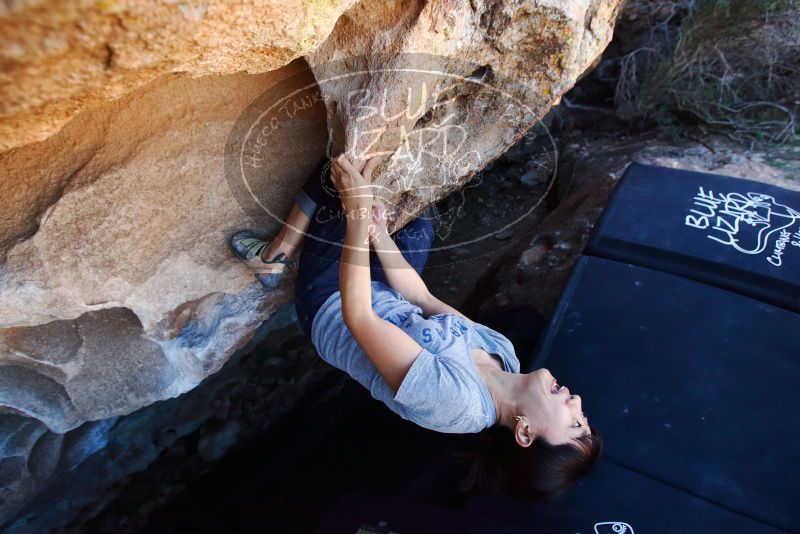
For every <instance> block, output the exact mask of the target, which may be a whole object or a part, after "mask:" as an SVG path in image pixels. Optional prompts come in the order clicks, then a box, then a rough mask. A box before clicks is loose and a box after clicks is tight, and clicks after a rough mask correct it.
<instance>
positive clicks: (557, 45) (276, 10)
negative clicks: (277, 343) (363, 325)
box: [0, 0, 620, 513]
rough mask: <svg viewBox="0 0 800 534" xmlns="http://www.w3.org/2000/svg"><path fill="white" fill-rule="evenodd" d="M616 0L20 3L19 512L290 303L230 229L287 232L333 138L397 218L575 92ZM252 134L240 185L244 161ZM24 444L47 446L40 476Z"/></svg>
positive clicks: (1, 243)
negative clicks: (94, 441) (67, 466)
mask: <svg viewBox="0 0 800 534" xmlns="http://www.w3.org/2000/svg"><path fill="white" fill-rule="evenodd" d="M618 4H620V0H576V1H572V2H561V1H557V0H527V1H522V2H510V1H509V2H502V1H482V0H472V1H470V2H462V1H460V0H459V1H457V0H435V1H428V2H424V1H408V2H383V1H382V0H380V1H379V0H362V1H361V2H358V3H355V2H353V1H352V0H344V1H335V0H329V1H325V2H316V1H315V2H300V1H293V0H290V1H282V2H273V1H261V2H244V3H235V4H231V3H228V2H221V1H217V0H188V1H180V2H175V1H172V0H157V1H154V2H150V3H148V4H146V5H143V4H141V3H139V2H133V1H127V0H116V1H115V0H103V1H100V2H96V1H94V0H92V1H89V0H67V1H64V2H58V3H50V2H47V3H45V2H38V1H28V2H23V1H19V2H17V1H11V2H6V3H5V4H4V5H3V6H2V7H0V57H2V74H0V132H1V133H0V149H2V150H4V151H3V152H2V153H0V181H2V185H0V188H1V189H2V192H3V193H2V196H0V302H2V305H0V428H2V433H3V435H2V436H0V458H2V457H4V458H5V459H4V460H1V461H2V462H3V463H2V467H3V468H2V473H3V477H2V480H0V482H2V485H3V487H5V488H6V489H8V488H11V485H10V484H11V481H14V484H13V487H14V488H16V489H15V490H14V491H12V493H13V494H14V495H16V497H15V500H13V502H14V503H18V502H20V501H21V500H23V498H24V496H25V495H27V494H29V493H30V492H31V491H33V490H32V489H31V488H34V487H36V486H37V484H39V483H40V482H41V481H42V480H44V478H46V473H47V472H48V469H49V467H48V466H50V465H51V464H52V463H53V462H56V461H58V452H57V451H58V440H59V439H60V438H59V436H60V434H62V433H64V432H67V431H69V430H71V429H74V428H76V427H78V426H79V425H81V424H82V423H84V422H86V421H93V420H100V419H103V418H108V417H111V416H116V415H122V414H127V413H130V412H131V411H133V410H136V409H137V408H140V407H142V406H145V405H147V404H150V403H152V402H154V401H156V400H159V399H165V398H169V397H174V396H177V395H179V394H180V393H182V392H185V391H187V390H189V389H191V388H193V387H194V386H196V385H197V384H198V383H199V382H200V381H201V380H202V379H203V378H205V377H206V376H208V375H209V374H211V373H214V372H215V371H217V370H218V369H219V368H220V367H221V366H222V365H223V364H224V363H225V361H226V360H227V358H228V357H229V356H230V354H231V353H232V352H233V351H234V350H235V349H236V348H237V347H240V346H242V345H243V344H244V343H246V341H247V340H248V339H249V337H250V336H252V334H253V332H254V331H255V329H256V328H257V326H258V325H259V324H260V323H262V322H263V321H264V320H265V319H266V318H268V317H269V315H270V314H271V313H272V311H273V310H275V309H276V308H277V307H278V306H280V305H281V304H282V303H285V302H286V301H288V300H289V299H290V298H291V280H290V279H287V280H285V281H284V282H283V283H282V284H280V285H279V286H277V287H276V288H275V289H273V290H269V291H265V290H264V289H263V288H262V287H261V286H260V285H259V284H257V283H256V282H254V280H253V278H252V276H251V275H250V273H249V272H248V271H247V269H245V268H244V267H243V266H242V265H241V264H239V263H238V262H237V261H236V260H235V259H234V258H233V257H232V255H231V254H230V253H229V251H228V248H227V239H228V236H230V235H231V234H232V233H233V232H234V231H235V230H237V229H240V228H243V227H258V228H261V229H265V230H266V231H268V232H272V231H274V230H276V229H277V227H278V225H279V224H280V220H279V218H276V217H275V216H274V214H276V213H277V214H285V213H287V212H288V210H289V207H290V206H291V202H292V198H293V195H294V193H295V192H296V191H297V189H298V188H299V187H300V185H301V184H302V182H303V181H304V179H305V178H306V177H307V176H308V174H309V173H310V172H311V170H312V169H313V168H314V167H315V165H316V164H317V162H318V161H319V160H320V159H321V158H322V157H323V156H324V154H325V150H326V142H327V140H328V137H329V132H330V137H331V139H332V141H333V147H332V148H331V149H330V150H333V151H338V150H347V151H348V152H349V153H350V154H351V155H352V156H353V157H354V158H355V159H356V160H358V161H360V163H362V164H363V162H364V161H365V160H366V158H367V157H369V156H372V155H377V156H379V157H380V158H381V160H382V164H381V166H379V168H378V172H377V173H376V174H375V175H374V176H373V181H374V182H375V184H376V185H377V186H378V188H377V191H378V192H377V193H376V194H378V196H381V197H383V198H384V200H385V201H387V204H388V205H389V206H391V212H392V213H391V218H392V220H391V225H390V229H396V228H399V227H401V226H402V225H403V224H405V222H407V221H408V220H410V219H411V218H412V217H413V216H415V215H416V214H417V213H419V212H420V211H421V210H422V209H424V208H425V207H426V206H427V205H429V204H430V203H431V202H433V201H435V200H437V199H439V198H442V197H443V196H445V195H446V194H447V193H449V192H450V191H453V190H455V189H457V188H459V187H461V186H462V185H463V184H464V183H465V182H466V181H467V180H469V178H470V177H471V176H472V175H473V174H474V173H475V172H477V171H479V170H480V169H481V168H482V167H483V166H484V165H485V164H486V163H488V162H490V161H491V160H492V159H494V158H496V157H497V156H498V155H499V154H501V153H502V151H503V150H505V149H506V148H507V147H508V146H510V145H511V144H512V143H513V142H514V141H515V140H516V139H518V138H519V137H520V136H521V135H523V134H524V132H525V131H526V130H527V129H528V128H529V127H530V126H531V125H532V124H534V123H535V121H537V120H538V119H540V118H541V117H542V116H543V115H544V114H545V113H546V112H547V110H548V109H549V108H550V107H551V106H552V105H553V104H554V103H557V102H558V101H559V99H560V98H561V96H562V95H563V94H564V93H565V92H566V91H567V90H568V89H569V88H570V87H571V86H572V85H573V84H574V83H575V81H576V79H577V77H578V76H579V75H580V74H581V73H583V72H584V71H585V70H586V69H587V68H589V67H590V66H591V64H592V63H593V61H594V60H595V58H596V57H597V56H598V55H599V54H600V52H602V50H603V49H604V48H605V46H606V45H607V43H608V42H609V40H610V38H611V33H612V29H613V21H614V18H615V16H616V12H617V9H618ZM275 88H278V89H275ZM276 90H279V91H278V92H277V93H274V92H272V91H276ZM293 94H298V95H299V94H303V95H305V96H303V98H302V99H301V100H300V102H302V105H300V106H299V107H297V106H295V107H294V108H292V111H291V113H289V112H288V111H287V109H288V108H286V107H284V108H281V109H280V110H278V111H274V110H273V111H274V113H275V116H274V119H275V121H276V122H275V124H279V126H280V135H279V136H272V137H269V139H267V137H265V136H266V134H265V132H266V130H264V129H263V128H262V129H261V130H258V131H257V132H256V134H253V131H254V130H253V126H254V125H256V124H258V122H259V121H260V120H262V119H263V118H264V117H269V114H266V115H265V113H266V112H265V111H264V109H267V108H270V105H271V103H273V104H274V103H275V102H276V101H277V100H278V99H279V96H281V95H293ZM387 103H388V104H387ZM509 103H511V105H509ZM279 112H280V113H283V114H284V115H282V116H280V118H279ZM248 125H249V126H248ZM258 132H260V133H261V134H262V137H259V135H258ZM248 143H251V145H249V144H248ZM252 143H255V145H252ZM253 146H255V150H257V152H251V153H249V156H250V157H251V161H256V160H257V161H258V165H253V166H251V167H249V168H248V173H249V174H247V175H246V176H245V178H246V180H245V182H241V181H237V180H238V178H239V177H237V175H236V171H237V170H238V171H241V170H242V168H241V165H240V167H237V161H239V164H241V160H237V159H236V158H234V157H232V154H235V153H236V151H237V150H239V152H241V153H242V154H244V155H245V156H247V155H248V154H247V153H246V149H247V148H248V147H251V148H252V147H253ZM252 158H255V159H252ZM243 183H244V185H245V186H246V187H245V188H244V189H247V192H248V195H249V197H247V198H244V197H243V185H242V184H243ZM251 200H254V201H255V204H257V205H258V206H260V207H261V208H264V206H265V203H266V205H268V209H261V211H259V210H258V209H256V210H252V209H251V208H252V206H251V205H249V204H250V203H251ZM269 214H273V216H270V215H269ZM4 436H12V437H14V439H11V438H9V439H5V437H4ZM43 436H45V437H43ZM43 440H44V441H43ZM37 444H39V445H37ZM26 447H27V450H28V452H30V450H32V449H33V448H37V450H42V451H50V452H49V453H47V454H43V456H42V458H48V460H47V461H42V462H39V463H37V465H40V466H42V467H41V468H39V470H38V471H37V472H31V471H30V468H29V466H26V465H24V464H25V462H24V461H22V460H20V459H19V458H24V457H25V456H26V454H28V453H25V454H23V453H22V452H20V451H22V450H23V449H26ZM53 451H56V452H53ZM9 491H10V490H9ZM5 493H6V497H8V493H7V492H5ZM5 502H6V507H5V512H6V513H8V512H9V510H10V509H11V508H13V507H14V506H12V505H8V503H9V502H12V501H9V500H5ZM12 504H13V503H12Z"/></svg>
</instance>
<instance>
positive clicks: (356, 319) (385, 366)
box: [331, 158, 422, 392]
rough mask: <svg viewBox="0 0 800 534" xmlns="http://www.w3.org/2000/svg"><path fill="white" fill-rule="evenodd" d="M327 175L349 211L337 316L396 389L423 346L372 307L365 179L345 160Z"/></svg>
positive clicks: (369, 203) (371, 226) (369, 221)
mask: <svg viewBox="0 0 800 534" xmlns="http://www.w3.org/2000/svg"><path fill="white" fill-rule="evenodd" d="M368 165H369V164H368ZM365 169H366V167H365ZM368 172H370V171H366V173H367V174H368ZM331 177H332V179H333V181H334V184H335V185H336V188H337V189H338V190H339V193H340V196H341V197H342V203H343V204H344V207H345V210H346V211H347V215H348V218H347V231H346V233H345V240H344V246H343V249H342V257H341V261H340V264H339V288H340V290H341V294H342V318H343V319H344V323H345V325H346V326H347V328H348V329H349V330H350V333H351V334H352V336H353V338H354V339H355V340H356V342H357V343H358V344H359V346H360V347H361V348H362V350H363V351H364V353H365V354H366V355H367V357H368V358H369V359H370V361H371V362H372V363H373V365H375V368H376V369H377V370H378V372H379V373H380V375H381V376H382V377H383V379H384V380H385V381H386V383H387V384H388V385H389V387H391V388H392V390H394V391H395V392H396V391H397V390H398V388H399V387H400V385H401V384H402V382H403V379H404V378H405V376H406V374H407V373H408V370H409V369H410V368H411V366H412V365H413V363H414V361H415V360H416V358H417V356H419V354H420V353H421V352H422V347H421V346H420V345H419V344H418V343H417V342H416V341H414V339H413V338H412V337H411V336H409V335H408V334H406V333H405V332H403V330H401V329H400V328H398V327H397V326H395V325H393V324H392V323H390V322H389V321H385V320H383V319H382V318H380V317H378V315H377V314H376V313H375V312H374V310H373V309H372V286H371V277H370V264H369V242H370V230H371V229H374V224H373V222H372V219H371V217H370V215H369V213H370V211H371V208H372V192H371V184H370V183H369V180H367V179H364V177H363V176H361V174H360V173H358V171H357V170H356V169H355V168H354V167H353V166H352V164H350V163H349V161H347V159H345V158H341V159H339V160H336V161H335V162H334V165H333V166H332V167H331ZM358 190H360V191H358Z"/></svg>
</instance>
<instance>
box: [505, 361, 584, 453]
mask: <svg viewBox="0 0 800 534" xmlns="http://www.w3.org/2000/svg"><path fill="white" fill-rule="evenodd" d="M520 404H521V406H520V407H521V408H522V413H523V414H524V415H525V416H526V417H527V419H528V421H529V424H530V426H531V428H530V431H531V432H532V433H533V434H534V436H535V437H543V438H544V439H545V440H546V441H547V442H548V443H550V444H552V445H560V444H562V443H570V442H572V441H573V440H575V439H576V438H578V437H580V436H583V435H588V434H590V433H591V430H589V420H588V419H587V418H586V416H585V415H584V414H583V407H582V405H581V397H580V396H579V395H575V394H573V393H571V392H570V390H569V388H568V387H566V386H564V385H561V384H559V383H558V381H557V380H556V379H555V378H554V377H553V375H552V374H550V371H548V370H547V369H544V368H542V369H537V370H536V371H534V372H532V373H530V382H529V384H528V394H527V395H526V397H525V398H524V399H522V402H521V403H520Z"/></svg>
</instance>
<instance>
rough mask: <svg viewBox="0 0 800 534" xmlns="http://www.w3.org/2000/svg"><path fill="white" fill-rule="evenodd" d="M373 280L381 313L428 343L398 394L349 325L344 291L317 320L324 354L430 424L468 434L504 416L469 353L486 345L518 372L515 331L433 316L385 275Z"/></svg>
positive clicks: (315, 330) (314, 336)
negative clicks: (507, 332)
mask: <svg viewBox="0 0 800 534" xmlns="http://www.w3.org/2000/svg"><path fill="white" fill-rule="evenodd" d="M371 284H372V309H373V310H375V313H376V314H377V315H378V316H379V317H381V318H382V319H384V320H386V321H389V322H391V323H392V324H394V325H396V326H398V327H400V328H402V329H403V330H404V331H405V332H406V333H407V334H408V335H409V336H411V337H412V338H413V339H414V340H415V341H416V342H417V343H419V345H420V346H421V347H422V351H421V352H420V353H419V356H417V359H416V360H415V361H414V363H413V364H412V365H411V368H410V369H409V371H408V374H407V375H406V377H405V379H404V380H403V383H402V384H401V385H400V388H399V389H398V390H397V394H394V393H393V392H392V389H391V388H390V387H389V385H388V384H387V383H386V382H385V381H384V380H383V377H381V375H380V373H378V370H377V369H376V368H375V366H374V365H373V364H372V362H371V361H370V360H369V358H368V357H367V355H366V353H365V352H364V351H363V350H362V349H361V346H360V345H359V344H358V342H357V341H356V340H355V339H354V338H353V336H352V335H351V334H350V330H349V329H348V328H347V327H346V326H345V324H344V321H343V319H342V298H341V293H340V292H339V291H337V292H335V293H333V294H332V295H331V296H330V297H328V299H327V300H326V301H325V302H324V303H323V304H322V306H321V307H320V309H319V311H318V312H317V314H316V315H315V316H314V321H313V323H312V326H311V341H312V343H313V344H314V347H316V349H317V352H319V354H320V356H321V357H322V359H324V360H325V361H326V362H328V363H329V364H331V365H333V366H334V367H337V368H339V369H341V370H342V371H344V372H346V373H347V374H349V375H350V376H351V377H353V378H354V379H355V380H356V381H357V382H358V383H360V384H361V385H362V386H364V387H365V388H367V389H368V390H369V391H370V393H372V396H373V397H375V398H376V399H378V400H380V401H382V402H384V403H385V404H386V405H387V406H388V407H389V409H391V410H392V411H393V412H395V413H397V414H398V415H399V416H400V417H402V418H403V419H408V420H410V421H413V422H415V423H417V424H418V425H420V426H422V427H425V428H428V429H431V430H436V431H438V432H448V433H457V434H462V433H471V432H480V431H481V430H483V429H484V428H487V427H490V426H492V425H493V424H494V423H495V421H496V419H497V413H496V411H495V407H494V403H493V401H492V396H491V394H490V393H489V390H488V389H487V387H486V385H485V384H484V383H483V380H481V377H480V375H479V374H478V370H477V368H476V367H475V363H474V362H473V360H472V358H471V357H470V355H469V354H470V350H471V349H472V348H474V347H481V348H482V349H483V350H485V351H486V352H488V353H489V354H492V355H496V356H497V357H498V359H499V361H500V363H501V364H502V366H503V368H504V369H505V370H506V371H508V372H511V373H518V372H519V367H520V364H519V360H518V359H517V356H516V354H515V353H514V347H513V346H512V344H511V342H510V341H509V340H508V338H506V337H505V336H503V335H502V334H500V333H498V332H496V331H494V330H492V329H491V328H488V327H486V326H484V325H482V324H479V323H475V322H473V321H470V320H468V319H464V318H463V317H459V316H458V315H453V314H450V313H440V314H437V315H431V316H430V317H427V318H426V317H424V316H423V315H422V309H421V308H420V307H419V306H415V305H413V304H411V303H410V302H408V301H407V300H406V299H405V298H403V296H402V295H401V294H400V293H399V292H398V291H395V290H394V289H392V288H390V287H389V286H387V285H386V284H384V283H382V282H378V281H374V280H373V281H372V282H371Z"/></svg>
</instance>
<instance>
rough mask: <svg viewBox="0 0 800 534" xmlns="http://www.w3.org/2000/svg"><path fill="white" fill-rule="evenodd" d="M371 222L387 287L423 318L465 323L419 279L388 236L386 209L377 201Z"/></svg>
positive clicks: (458, 312) (372, 234)
mask: <svg viewBox="0 0 800 534" xmlns="http://www.w3.org/2000/svg"><path fill="white" fill-rule="evenodd" d="M372 220H373V222H374V223H375V231H374V232H372V233H371V234H370V238H371V243H372V247H373V249H374V250H375V254H377V256H378V260H379V261H380V262H381V267H383V272H384V274H385V275H386V280H387V281H388V282H389V286H390V287H391V288H392V289H394V290H396V291H398V292H399V293H400V294H401V295H403V297H404V298H405V299H406V300H407V301H409V302H410V303H412V304H414V305H416V306H419V307H420V308H421V309H422V312H423V313H424V314H425V316H431V315H437V314H439V313H451V314H453V315H458V316H460V317H464V318H465V319H466V318H467V317H466V315H464V314H463V313H461V312H460V311H458V310H457V309H455V308H453V307H452V306H450V305H448V304H445V303H444V302H442V301H441V300H439V299H438V298H436V297H435V296H433V294H432V293H431V292H430V291H429V290H428V286H427V284H425V281H424V280H423V279H422V277H421V276H420V275H419V274H418V273H417V271H415V270H414V268H413V267H412V266H411V265H410V264H409V263H408V261H407V260H406V259H405V257H404V256H403V253H402V252H401V251H400V249H399V248H397V244H396V243H395V242H394V240H393V239H392V238H391V237H390V236H389V232H388V231H387V228H386V209H385V207H384V206H383V204H382V203H380V202H379V201H373V204H372Z"/></svg>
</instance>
